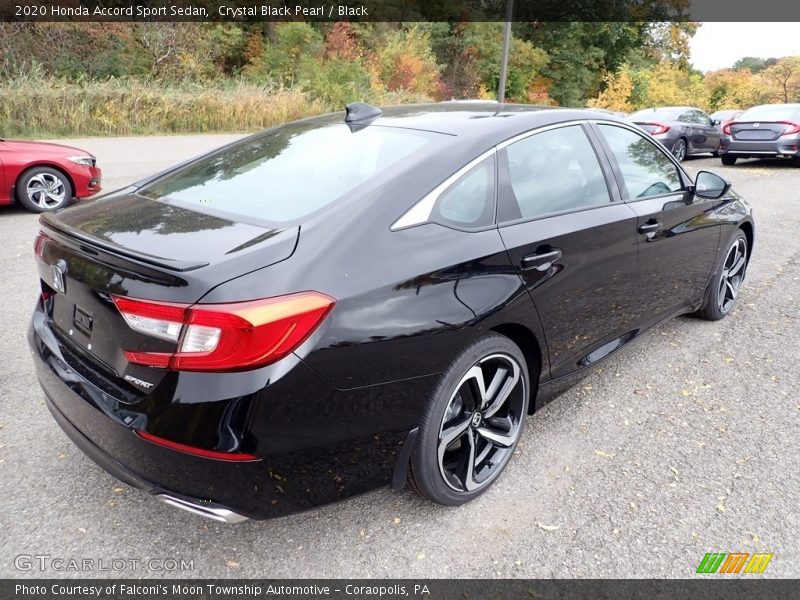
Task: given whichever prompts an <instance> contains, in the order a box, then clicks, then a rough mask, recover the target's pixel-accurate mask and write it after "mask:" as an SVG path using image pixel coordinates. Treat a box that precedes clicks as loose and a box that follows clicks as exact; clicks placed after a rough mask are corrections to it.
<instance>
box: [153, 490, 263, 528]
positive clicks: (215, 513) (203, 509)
mask: <svg viewBox="0 0 800 600" xmlns="http://www.w3.org/2000/svg"><path fill="white" fill-rule="evenodd" d="M156 498H158V499H159V500H161V501H162V502H164V503H165V504H169V505H170V506H175V507H176V508H180V509H182V510H185V511H188V512H190V513H192V514H195V515H200V516H201V517H206V518H207V519H213V520H215V521H221V522H222V523H241V522H243V521H247V520H248V518H247V517H245V516H244V515H240V514H239V513H235V512H233V511H232V510H229V509H227V508H223V507H222V506H219V505H217V504H199V503H196V502H190V501H189V500H184V499H183V498H176V497H175V496H170V495H169V494H157V495H156Z"/></svg>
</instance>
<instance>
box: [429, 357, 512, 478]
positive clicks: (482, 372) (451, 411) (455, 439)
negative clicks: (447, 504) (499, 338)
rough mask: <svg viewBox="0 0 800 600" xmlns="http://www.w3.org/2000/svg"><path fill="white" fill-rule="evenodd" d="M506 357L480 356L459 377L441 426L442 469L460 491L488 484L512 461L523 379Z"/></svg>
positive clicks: (440, 455) (439, 461)
mask: <svg viewBox="0 0 800 600" xmlns="http://www.w3.org/2000/svg"><path fill="white" fill-rule="evenodd" d="M521 372H522V369H521V367H520V364H519V363H518V362H517V361H516V360H515V359H514V358H513V357H511V356H509V355H507V354H492V355H490V356H487V357H485V358H482V359H481V360H480V361H478V362H477V363H476V364H475V365H473V366H472V367H471V368H470V369H469V370H468V371H467V372H466V374H465V375H464V376H463V377H462V378H461V380H460V381H459V383H458V385H457V386H456V390H455V392H454V393H453V395H452V396H451V397H450V401H449V402H448V404H447V408H446V409H445V412H444V415H443V417H442V423H441V426H440V428H439V440H438V448H437V451H438V463H439V471H440V473H441V475H442V477H443V478H444V480H445V482H446V483H447V485H448V486H449V487H450V488H452V489H454V490H456V491H460V492H464V491H467V492H470V491H473V490H477V489H478V488H481V487H483V486H485V485H487V484H488V483H490V482H491V481H492V480H493V479H494V478H495V477H496V476H497V475H498V474H499V473H500V472H501V471H502V470H503V467H505V465H506V463H507V462H508V460H509V459H510V458H511V453H512V452H513V449H514V445H515V444H516V442H517V440H518V439H519V436H520V433H521V432H522V419H523V417H524V415H523V411H524V410H525V405H526V403H525V397H526V396H525V394H527V390H526V389H525V380H524V379H523V378H522V376H521Z"/></svg>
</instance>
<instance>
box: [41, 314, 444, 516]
mask: <svg viewBox="0 0 800 600" xmlns="http://www.w3.org/2000/svg"><path fill="white" fill-rule="evenodd" d="M28 340H29V343H30V346H31V350H32V354H33V361H34V365H35V367H36V373H37V376H38V378H39V382H40V384H41V386H42V389H43V390H44V392H45V395H46V397H47V405H48V408H49V409H50V411H51V412H52V414H53V416H54V418H55V420H56V422H57V423H58V424H59V426H60V427H61V428H62V429H63V430H64V431H65V432H66V434H67V435H68V436H69V437H70V439H72V441H73V442H74V443H75V444H76V445H77V446H78V447H79V448H80V449H81V450H82V451H83V452H84V453H85V454H86V455H87V456H89V457H90V458H91V459H92V460H94V461H95V462H96V463H97V464H98V465H99V466H100V467H102V468H103V469H104V470H106V471H108V472H109V473H110V474H112V475H113V476H115V477H117V478H118V479H120V480H121V481H123V482H125V483H127V484H129V485H131V486H133V487H136V488H139V489H142V490H144V491H146V492H148V493H151V494H154V495H157V496H158V497H159V499H161V500H163V501H166V502H168V503H170V504H172V505H173V506H179V507H180V508H184V509H186V510H191V511H192V512H198V513H200V514H204V516H209V517H211V518H218V517H221V518H219V519H218V520H226V521H236V520H242V517H248V518H256V519H264V518H272V517H279V516H282V515H286V514H290V513H295V512H299V511H303V510H308V509H311V508H314V507H316V506H320V505H324V504H327V503H330V502H334V501H338V500H341V499H344V498H347V497H350V496H353V495H355V494H359V493H362V492H365V491H369V490H372V489H375V488H377V487H381V486H384V485H388V484H389V483H390V482H391V479H392V475H393V472H394V469H395V466H396V463H397V462H398V461H397V457H398V455H399V453H400V449H401V447H402V444H403V441H404V440H405V438H406V436H407V434H408V432H409V431H410V430H411V429H413V427H414V426H415V425H416V420H417V418H418V416H419V414H420V412H419V406H418V405H417V404H416V403H417V402H418V401H420V400H421V401H423V402H424V401H425V400H426V398H427V392H428V391H429V389H430V388H431V386H432V385H433V384H434V381H433V380H431V379H429V378H420V380H419V381H414V382H411V383H409V382H397V383H396V384H385V385H381V386H377V387H375V388H366V389H357V390H350V391H340V390H336V389H335V388H332V387H331V386H330V385H328V384H327V383H326V382H325V381H324V380H323V379H321V378H320V377H319V376H318V375H316V373H315V372H314V371H312V370H311V369H310V368H308V367H307V366H306V365H305V363H303V362H302V361H300V360H299V359H297V358H296V357H294V358H293V360H294V361H295V363H296V364H294V367H293V368H290V369H289V370H288V372H286V373H285V374H283V375H282V376H281V375H279V374H277V373H273V374H272V379H271V381H272V383H270V384H269V386H268V388H265V389H262V390H259V391H257V392H254V393H253V394H252V395H250V396H246V397H242V396H238V397H237V398H236V399H235V400H236V401H237V402H239V403H243V405H244V406H246V409H245V410H244V413H243V415H244V416H243V418H242V420H241V423H243V425H242V427H243V431H241V432H237V435H240V437H241V439H243V440H245V442H246V443H247V444H248V451H250V452H252V453H254V454H256V455H257V456H258V457H259V460H257V461H248V462H232V461H226V460H215V459H212V458H205V457H200V456H195V455H191V454H186V453H184V452H180V451H176V450H172V449H170V448H165V447H163V446H161V445H157V444H155V443H152V442H150V441H146V440H144V439H142V438H140V437H139V436H138V435H136V433H135V431H136V430H147V429H148V428H152V427H151V425H150V422H152V423H153V424H154V426H159V425H161V424H162V423H164V422H166V423H167V425H169V424H170V423H173V426H174V429H175V430H176V431H178V434H177V435H181V436H183V439H182V441H185V442H188V443H191V442H192V440H190V439H188V440H187V439H186V438H185V435H184V434H185V432H184V431H183V430H180V429H179V424H180V425H183V426H184V429H185V428H186V427H189V428H190V430H192V431H198V432H202V433H204V434H205V435H206V436H207V432H208V431H209V430H210V431H217V430H222V429H223V428H229V427H232V426H235V423H234V422H232V421H230V420H229V419H228V416H229V414H230V411H229V410H226V409H227V408H228V407H229V406H228V401H227V400H224V399H223V400H218V401H216V402H204V401H201V400H200V398H199V394H198V396H197V397H196V398H186V397H180V398H179V397H173V398H172V399H171V400H168V399H163V398H160V397H159V396H158V393H157V392H158V388H156V390H154V393H153V395H152V396H147V397H145V399H144V401H143V402H142V403H140V404H129V403H128V404H126V403H124V402H123V401H121V400H119V399H117V398H115V397H113V396H111V395H110V394H109V390H108V389H107V390H104V389H101V387H100V386H98V385H96V383H97V382H93V381H90V380H89V379H87V377H85V376H84V375H85V374H86V373H85V369H82V368H81V367H80V365H74V364H71V363H72V362H74V357H71V356H70V354H69V352H68V348H64V347H63V346H60V344H62V342H60V341H59V340H58V338H57V336H55V335H53V331H52V330H51V329H50V325H49V324H48V321H47V318H46V316H45V314H44V312H43V311H42V310H41V309H40V308H37V310H36V311H35V313H34V316H33V321H32V323H31V326H30V328H29V330H28ZM62 350H63V351H62ZM284 360H285V359H284ZM281 362H282V361H281ZM276 365H280V362H279V363H276ZM267 368H269V367H267ZM282 368H283V369H284V370H285V369H286V367H285V365H284V366H283V367H282ZM177 375H184V374H177ZM206 381H207V380H206ZM171 385H174V382H173V383H172V384H171ZM206 385H207V384H206ZM176 387H177V388H178V389H183V390H184V391H185V390H187V389H190V388H188V387H186V386H185V385H183V384H182V382H179V383H178V384H177V385H176ZM219 387H220V388H226V387H227V386H226V385H225V382H222V385H220V386H219ZM162 392H163V390H162ZM193 400H194V401H196V402H193ZM158 403H163V404H164V405H157V404H158ZM181 405H182V407H181ZM210 405H211V406H210ZM220 405H223V406H222V407H220ZM240 405H241V404H240ZM172 408H181V410H180V412H176V413H174V414H172V415H170V413H169V411H170V410H171V409H172ZM148 411H149V412H148ZM220 415H222V417H221V416H220ZM187 423H189V425H187ZM170 431H171V429H170V428H169V427H167V428H166V429H165V428H164V426H161V429H160V430H158V431H157V433H158V434H159V435H161V436H163V437H167V435H166V433H167V432H170ZM209 513H210V514H209ZM214 515H216V516H214Z"/></svg>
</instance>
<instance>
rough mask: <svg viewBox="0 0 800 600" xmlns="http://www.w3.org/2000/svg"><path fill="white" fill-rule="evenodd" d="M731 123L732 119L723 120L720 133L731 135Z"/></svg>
mask: <svg viewBox="0 0 800 600" xmlns="http://www.w3.org/2000/svg"><path fill="white" fill-rule="evenodd" d="M732 124H733V121H725V122H724V123H723V124H722V128H721V131H722V133H723V134H725V135H731V125H732Z"/></svg>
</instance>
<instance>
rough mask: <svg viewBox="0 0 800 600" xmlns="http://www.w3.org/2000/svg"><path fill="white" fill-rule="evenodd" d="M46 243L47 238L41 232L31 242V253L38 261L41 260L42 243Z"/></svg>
mask: <svg viewBox="0 0 800 600" xmlns="http://www.w3.org/2000/svg"><path fill="white" fill-rule="evenodd" d="M46 241H47V236H46V235H45V234H44V233H42V232H41V231H40V232H39V233H38V234H37V236H36V239H35V240H33V253H34V255H35V256H36V258H38V259H42V250H43V249H44V243H45V242H46Z"/></svg>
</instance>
